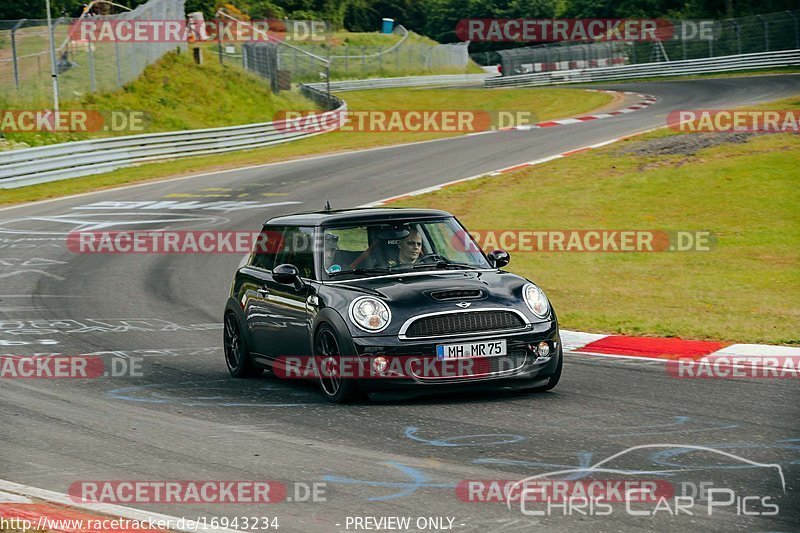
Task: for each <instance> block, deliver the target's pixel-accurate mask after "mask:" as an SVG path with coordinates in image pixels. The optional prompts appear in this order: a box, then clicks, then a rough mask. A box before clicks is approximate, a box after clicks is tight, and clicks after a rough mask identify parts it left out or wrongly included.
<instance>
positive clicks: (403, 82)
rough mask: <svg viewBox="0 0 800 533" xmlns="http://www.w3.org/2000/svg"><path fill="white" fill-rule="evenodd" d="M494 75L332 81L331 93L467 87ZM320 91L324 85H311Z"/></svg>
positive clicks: (448, 75)
mask: <svg viewBox="0 0 800 533" xmlns="http://www.w3.org/2000/svg"><path fill="white" fill-rule="evenodd" d="M495 75H496V74H485V73H481V74H443V75H439V76H405V77H398V78H369V79H365V80H344V81H332V82H331V91H338V92H342V91H359V90H364V89H390V88H395V87H427V86H435V85H469V84H480V83H484V82H485V81H486V80H487V79H489V78H490V77H492V76H495ZM309 87H314V88H315V89H318V90H320V91H324V90H325V83H312V84H309Z"/></svg>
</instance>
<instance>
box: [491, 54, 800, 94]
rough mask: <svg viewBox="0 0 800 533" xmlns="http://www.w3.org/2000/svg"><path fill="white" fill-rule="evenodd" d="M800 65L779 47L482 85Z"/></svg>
mask: <svg viewBox="0 0 800 533" xmlns="http://www.w3.org/2000/svg"><path fill="white" fill-rule="evenodd" d="M796 65H800V50H782V51H779V52H762V53H758V54H743V55H735V56H722V57H711V58H706V59H688V60H686V61H664V62H660V63H643V64H637V65H625V66H619V67H603V68H589V69H582V70H558V71H553V72H539V73H535V74H520V75H517V76H503V77H494V78H488V79H487V80H486V81H485V82H484V86H485V87H530V86H537V85H561V84H565V83H589V82H596V81H620V80H630V79H636V78H651V77H662V76H684V75H689V74H713V73H715V72H729V71H732V70H750V69H754V70H755V69H762V68H775V67H786V66H796Z"/></svg>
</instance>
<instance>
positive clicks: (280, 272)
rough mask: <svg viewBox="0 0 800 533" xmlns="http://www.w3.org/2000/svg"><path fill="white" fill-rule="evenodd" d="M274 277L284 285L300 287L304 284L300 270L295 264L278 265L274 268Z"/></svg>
mask: <svg viewBox="0 0 800 533" xmlns="http://www.w3.org/2000/svg"><path fill="white" fill-rule="evenodd" d="M272 279H274V280H275V281H276V282H278V283H282V284H284V285H294V286H295V287H297V288H299V287H300V286H302V285H303V281H302V280H301V279H300V271H299V270H298V269H297V267H296V266H294V265H278V266H276V267H275V268H273V269H272Z"/></svg>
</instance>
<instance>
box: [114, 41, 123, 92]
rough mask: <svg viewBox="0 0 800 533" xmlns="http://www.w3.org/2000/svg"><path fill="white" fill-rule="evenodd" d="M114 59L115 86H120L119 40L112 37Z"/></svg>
mask: <svg viewBox="0 0 800 533" xmlns="http://www.w3.org/2000/svg"><path fill="white" fill-rule="evenodd" d="M114 59H115V60H116V63H117V87H122V63H121V62H120V60H119V41H117V40H116V39H114Z"/></svg>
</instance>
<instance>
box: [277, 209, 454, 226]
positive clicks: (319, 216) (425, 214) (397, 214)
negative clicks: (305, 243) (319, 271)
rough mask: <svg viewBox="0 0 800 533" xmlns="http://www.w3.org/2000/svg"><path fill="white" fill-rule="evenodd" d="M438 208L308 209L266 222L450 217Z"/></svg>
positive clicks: (331, 222) (324, 223)
mask: <svg viewBox="0 0 800 533" xmlns="http://www.w3.org/2000/svg"><path fill="white" fill-rule="evenodd" d="M452 216H453V215H451V214H450V213H448V212H447V211H440V210H438V209H412V208H407V207H364V208H355V209H339V210H330V211H308V212H304V213H294V214H291V215H283V216H279V217H275V218H271V219H269V220H267V222H266V223H265V225H266V224H269V225H281V226H284V225H285V226H329V225H336V226H338V225H341V224H346V223H358V224H360V223H367V222H378V221H383V220H386V221H389V220H419V219H429V218H446V217H452Z"/></svg>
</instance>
